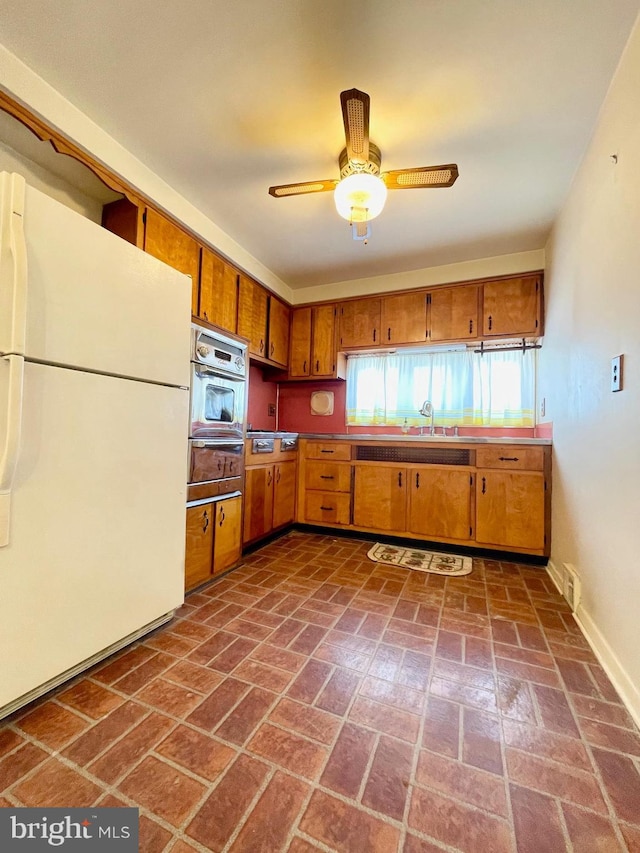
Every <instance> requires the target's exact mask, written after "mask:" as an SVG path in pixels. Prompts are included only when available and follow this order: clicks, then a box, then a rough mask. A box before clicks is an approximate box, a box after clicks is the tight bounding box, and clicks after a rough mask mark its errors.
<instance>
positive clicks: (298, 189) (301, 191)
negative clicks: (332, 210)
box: [269, 181, 338, 198]
mask: <svg viewBox="0 0 640 853" xmlns="http://www.w3.org/2000/svg"><path fill="white" fill-rule="evenodd" d="M337 183H338V182H337V181H303V182H302V183H300V184H281V185H280V186H279V187H269V195H272V196H273V197H274V198H282V197H283V196H287V195H308V194H309V193H325V192H329V191H333V190H335V188H336V184H337Z"/></svg>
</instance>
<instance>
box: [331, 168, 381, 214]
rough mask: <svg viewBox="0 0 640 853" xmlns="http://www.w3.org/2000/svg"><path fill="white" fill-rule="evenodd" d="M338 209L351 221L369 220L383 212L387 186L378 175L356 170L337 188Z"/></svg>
mask: <svg viewBox="0 0 640 853" xmlns="http://www.w3.org/2000/svg"><path fill="white" fill-rule="evenodd" d="M333 198H334V201H335V203H336V210H337V211H338V213H339V214H340V216H342V218H343V219H346V220H348V221H349V222H368V221H369V220H370V219H375V218H376V216H378V214H380V213H381V212H382V208H383V207H384V203H385V201H386V200H387V187H386V185H385V183H384V181H383V180H382V178H378V177H377V176H376V175H370V174H369V173H368V172H354V174H353V175H347V177H346V178H343V179H342V180H341V181H340V183H339V184H338V186H337V187H336V188H335V190H334V193H333Z"/></svg>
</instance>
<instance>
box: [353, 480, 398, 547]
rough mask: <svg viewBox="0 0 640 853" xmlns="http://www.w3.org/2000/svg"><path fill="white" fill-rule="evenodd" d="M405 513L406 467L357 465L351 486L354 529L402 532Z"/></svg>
mask: <svg viewBox="0 0 640 853" xmlns="http://www.w3.org/2000/svg"><path fill="white" fill-rule="evenodd" d="M406 513H407V471H406V468H404V467H402V468H396V467H393V468H386V467H381V466H370V467H369V466H364V465H356V468H355V475H354V483H353V523H354V524H355V526H356V527H371V528H374V529H377V530H395V531H398V530H402V531H404V530H405V529H406V527H405V517H406Z"/></svg>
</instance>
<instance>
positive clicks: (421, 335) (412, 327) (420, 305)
mask: <svg viewBox="0 0 640 853" xmlns="http://www.w3.org/2000/svg"><path fill="white" fill-rule="evenodd" d="M426 340H427V294H426V293H404V294H400V295H398V296H385V297H384V299H383V300H382V343H383V344H385V343H388V344H417V343H422V342H423V341H426Z"/></svg>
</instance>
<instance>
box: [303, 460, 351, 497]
mask: <svg viewBox="0 0 640 853" xmlns="http://www.w3.org/2000/svg"><path fill="white" fill-rule="evenodd" d="M305 487H306V488H307V489H322V490H324V491H329V492H348V491H350V489H351V465H343V464H342V463H340V462H322V461H318V462H313V461H309V462H307V465H306V472H305Z"/></svg>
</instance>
